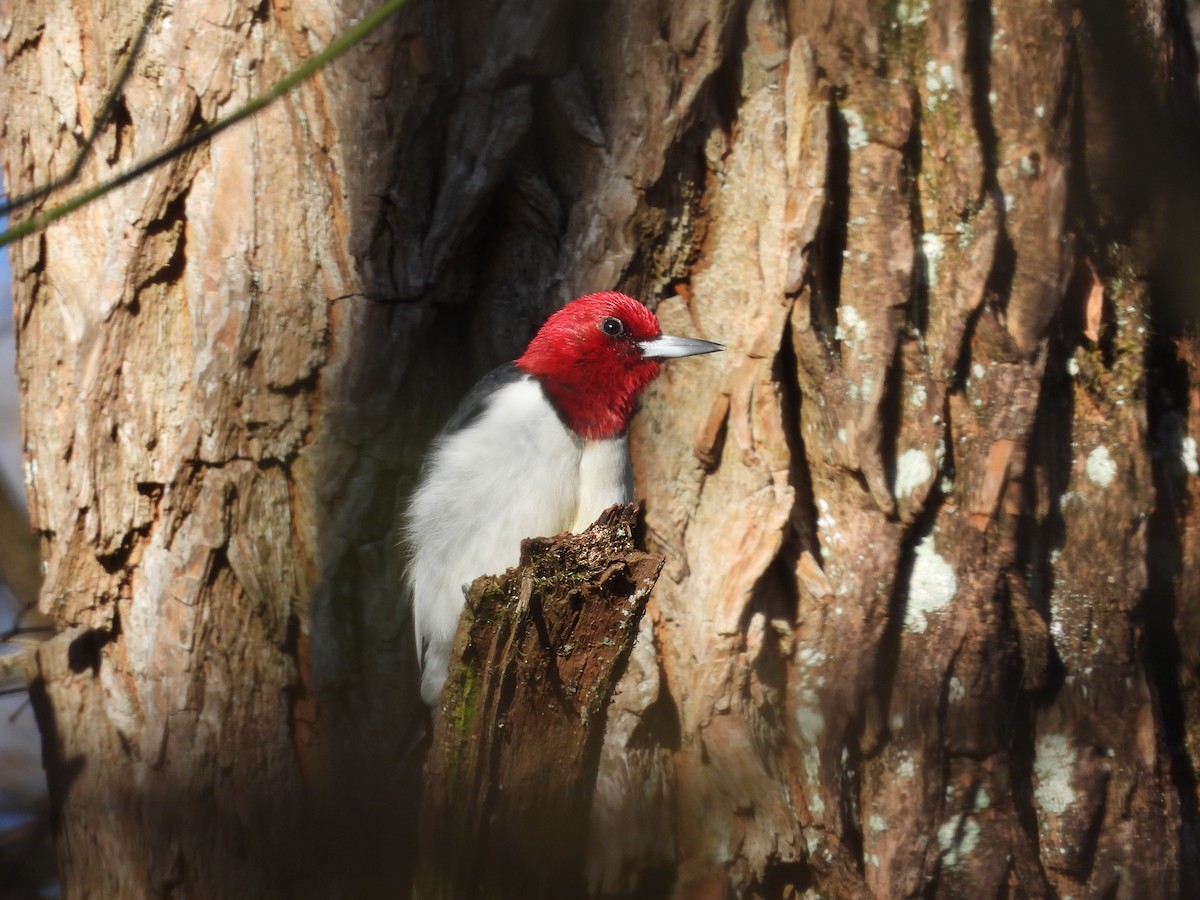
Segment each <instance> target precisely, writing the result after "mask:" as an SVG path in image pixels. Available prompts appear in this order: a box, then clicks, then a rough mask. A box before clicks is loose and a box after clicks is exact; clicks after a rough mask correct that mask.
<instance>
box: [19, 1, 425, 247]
mask: <svg viewBox="0 0 1200 900" xmlns="http://www.w3.org/2000/svg"><path fill="white" fill-rule="evenodd" d="M407 2H408V0H387V2H385V3H384V4H383V5H382V6H380V7H379V8H378V9H377V10H375V11H374V12H372V13H370V14H369V15H367V16H365V17H364V18H363V20H362V21H361V22H359V23H358V24H357V25H352V26H351V27H350V28H348V29H346V31H344V32H343V33H342V34H341V35H340V36H339V37H336V38H334V39H333V40H332V41H330V43H329V45H328V46H327V47H326V48H325V49H324V50H322V51H321V52H320V53H318V54H316V55H315V56H313V57H312V58H311V59H309V60H308V61H307V62H304V63H302V64H301V65H299V66H297V67H296V68H295V69H293V70H292V71H291V72H289V73H288V74H287V75H285V76H284V77H283V78H281V79H280V80H279V81H277V82H275V84H273V85H272V86H271V87H269V88H268V89H267V90H265V91H263V92H262V93H261V94H258V95H257V96H255V97H253V98H251V99H250V100H248V101H247V102H246V103H245V105H243V106H241V107H240V108H238V109H236V110H234V111H233V112H232V113H230V114H229V115H228V116H226V117H225V118H223V119H218V120H217V121H216V122H214V123H213V124H211V125H207V126H205V127H204V128H201V129H200V130H199V131H197V132H195V133H194V134H191V135H189V136H188V137H186V138H184V139H183V140H181V141H179V142H178V143H176V144H175V145H173V146H171V147H169V148H167V149H166V150H164V151H162V152H161V153H157V154H155V155H154V156H152V157H150V158H149V159H147V160H144V161H143V162H141V163H138V164H137V165H135V166H134V167H133V168H132V169H129V170H128V171H125V172H122V173H121V174H119V175H116V176H114V177H112V178H110V179H109V180H107V181H103V182H101V183H100V184H98V185H96V186H95V187H93V188H90V189H88V190H86V191H84V192H83V193H80V194H76V195H75V196H74V197H71V198H70V199H68V200H65V201H63V202H62V203H60V204H58V205H57V206H55V207H52V208H51V209H48V210H46V211H45V212H43V213H38V214H37V215H34V216H30V217H29V218H28V219H26V220H25V221H24V222H21V223H20V224H19V225H14V226H13V227H12V228H9V229H8V230H7V231H4V232H0V247H5V246H7V245H8V244H11V243H13V242H14V241H19V240H21V239H22V238H25V237H29V235H31V234H35V233H36V232H39V231H42V230H43V229H45V228H46V227H47V226H48V225H50V224H52V223H53V222H56V221H58V220H59V219H61V218H62V217H63V216H65V215H68V214H69V213H73V212H75V210H77V209H80V208H81V207H84V206H87V205H88V204H89V203H91V202H92V201H93V200H98V199H99V198H100V197H103V196H104V195H105V194H107V193H109V192H110V191H113V190H116V189H117V188H119V187H122V186H124V185H126V184H128V183H129V182H131V181H133V180H134V179H136V178H140V177H141V176H142V175H145V174H146V173H147V172H149V171H151V170H153V169H156V168H158V167H159V166H161V165H162V164H163V163H166V162H169V161H170V160H172V159H174V158H175V157H177V156H180V155H182V154H184V153H186V152H188V151H189V150H191V149H193V148H194V147H198V146H199V145H200V144H203V143H204V142H206V141H209V140H211V139H212V138H214V137H216V136H217V135H218V134H220V133H221V132H222V131H224V130H225V129H227V128H229V127H231V126H233V125H236V124H237V123H238V122H241V121H242V120H244V119H248V118H249V117H250V116H252V115H254V114H255V113H257V112H259V111H260V110H262V109H263V108H264V107H266V106H268V105H270V104H271V103H273V102H275V101H276V100H278V99H279V98H280V97H282V96H284V95H285V94H287V93H288V92H290V91H291V90H292V89H293V88H296V87H298V86H299V85H300V84H302V83H303V82H305V81H307V80H308V79H309V78H311V77H312V76H313V75H314V74H316V72H317V71H318V70H320V69H322V68H324V67H325V66H327V65H328V64H329V63H331V62H333V61H334V60H335V59H337V58H338V57H340V56H342V55H343V54H345V53H346V52H347V51H348V50H350V49H351V48H352V47H354V46H355V45H356V44H358V43H359V42H360V41H362V40H363V39H364V38H365V37H367V36H368V35H369V34H371V32H373V31H375V29H377V28H378V27H379V26H380V25H382V24H383V23H384V22H386V21H387V20H388V19H389V18H391V17H392V16H393V15H395V14H396V13H397V12H399V11H400V8H401V7H403V6H404V5H405V3H407Z"/></svg>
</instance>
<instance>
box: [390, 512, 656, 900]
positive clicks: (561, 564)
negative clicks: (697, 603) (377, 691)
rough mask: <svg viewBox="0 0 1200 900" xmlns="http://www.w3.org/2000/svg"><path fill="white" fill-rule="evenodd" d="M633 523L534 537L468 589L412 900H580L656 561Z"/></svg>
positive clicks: (623, 517) (428, 771)
mask: <svg viewBox="0 0 1200 900" xmlns="http://www.w3.org/2000/svg"><path fill="white" fill-rule="evenodd" d="M635 521H636V511H635V510H634V507H633V506H632V505H629V506H626V507H624V508H618V507H614V508H613V509H612V510H609V511H608V512H606V513H605V514H604V515H603V516H601V518H600V520H599V521H597V523H596V524H595V525H593V526H592V527H591V528H589V529H588V530H587V531H586V532H585V533H583V534H580V535H573V534H565V535H559V536H558V537H556V538H531V539H529V540H526V541H525V542H523V544H522V546H521V561H520V565H519V566H518V567H517V568H515V569H510V570H509V571H508V572H506V573H505V574H504V575H502V576H500V577H498V578H496V577H493V576H490V575H485V576H483V577H482V578H479V579H477V580H476V582H475V584H474V585H472V586H471V590H470V593H469V594H468V597H467V604H466V611H465V612H464V613H463V617H462V621H461V622H460V623H459V629H458V634H457V636H456V637H455V641H454V647H453V650H452V653H451V657H452V659H454V660H455V661H456V663H457V664H456V665H455V666H454V667H452V668H451V671H450V675H449V678H448V679H447V681H446V687H445V690H444V691H443V693H442V697H441V701H440V703H439V705H438V711H437V714H436V718H435V719H434V722H433V734H432V740H431V741H430V748H429V753H428V761H427V762H426V764H425V784H424V797H423V800H422V804H421V817H420V841H419V848H420V859H419V863H418V868H417V873H416V882H415V885H414V891H413V893H414V896H417V897H422V898H424V900H438V898H440V900H472V898H475V897H491V898H495V900H502V898H513V900H558V898H561V897H581V896H585V895H586V893H587V882H586V876H585V868H584V865H585V859H586V847H587V836H588V824H589V812H590V809H591V799H592V791H593V788H594V786H595V783H596V773H597V769H598V766H599V763H600V756H601V746H602V744H603V741H604V731H605V722H606V720H607V716H608V709H609V704H610V703H611V701H612V696H613V690H614V689H615V688H616V686H617V680H618V678H620V676H621V674H622V672H624V670H625V667H626V663H627V661H628V659H629V655H630V652H631V651H632V649H633V645H634V642H635V639H636V638H637V635H638V623H639V622H640V621H641V618H642V614H643V613H644V612H645V609H646V601H647V600H648V599H649V597H650V591H651V590H652V589H653V587H654V582H655V581H656V580H657V579H658V573H659V572H660V571H661V570H662V565H663V559H662V557H661V556H654V555H652V554H649V553H643V552H641V551H638V550H636V549H635V548H634V546H633V529H634V524H635Z"/></svg>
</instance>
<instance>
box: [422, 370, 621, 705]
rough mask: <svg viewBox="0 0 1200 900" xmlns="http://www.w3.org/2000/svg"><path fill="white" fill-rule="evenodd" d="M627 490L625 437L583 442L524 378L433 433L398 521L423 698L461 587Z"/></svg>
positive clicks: (433, 681) (436, 676) (443, 656)
mask: <svg viewBox="0 0 1200 900" xmlns="http://www.w3.org/2000/svg"><path fill="white" fill-rule="evenodd" d="M632 494H633V491H632V484H631V479H630V473H629V454H628V449H627V445H626V441H625V439H624V438H623V437H622V438H614V439H612V440H606V441H589V442H585V441H583V440H582V439H581V438H579V437H578V436H577V435H576V434H575V433H574V432H572V431H571V430H570V429H568V428H567V427H566V426H565V425H564V424H563V423H562V421H561V420H560V419H559V417H558V415H557V414H556V413H555V412H554V409H553V407H551V405H550V404H549V402H547V400H546V397H545V395H544V394H543V392H542V389H541V387H540V386H539V385H538V384H537V382H535V381H534V380H533V379H530V378H522V379H520V380H518V381H514V382H510V383H508V384H505V385H504V386H502V387H501V388H499V389H498V390H497V391H496V393H495V394H493V395H492V397H491V398H489V400H488V402H487V403H486V405H485V407H484V409H483V412H482V413H481V414H480V415H479V417H478V418H477V419H475V420H474V421H473V422H471V423H470V424H469V425H468V426H467V427H466V428H464V429H462V430H461V431H458V432H454V433H452V434H450V435H447V436H444V437H442V438H440V439H439V441H438V442H437V443H436V444H435V446H434V448H433V449H432V451H431V452H430V456H429V458H428V460H427V462H426V465H425V470H424V472H423V473H422V477H421V483H420V484H419V485H418V487H417V490H416V492H415V493H414V495H413V497H412V500H411V502H410V504H409V507H408V509H407V511H406V514H405V522H404V530H405V536H406V540H407V542H408V545H409V549H410V554H411V558H410V561H409V567H408V581H409V587H410V588H411V592H412V598H413V623H414V626H415V629H416V636H417V649H418V653H421V651H422V647H423V648H424V652H423V665H422V680H421V696H422V698H423V699H424V700H425V702H426V703H429V704H431V705H432V704H434V703H436V702H437V698H438V695H439V694H440V693H441V690H442V684H443V682H444V681H445V679H446V667H447V658H448V654H449V650H450V644H451V642H452V641H453V639H454V632H455V630H456V628H457V626H458V617H459V614H460V613H461V612H462V607H463V588H464V587H465V586H467V585H469V584H470V583H471V582H472V581H474V580H475V579H476V578H477V577H478V576H480V575H489V574H500V573H502V572H503V571H504V570H505V569H507V568H508V567H510V566H515V565H516V564H517V562H518V559H519V556H520V549H521V540H522V539H523V538H527V537H538V536H547V535H554V534H559V533H561V532H563V531H568V530H571V531H581V530H583V529H584V528H586V527H587V526H588V525H590V524H591V523H592V522H593V521H595V519H596V517H597V516H598V515H599V514H600V513H601V512H602V511H603V510H604V509H606V508H607V507H608V506H611V505H612V504H614V503H627V502H629V500H630V499H631V497H632Z"/></svg>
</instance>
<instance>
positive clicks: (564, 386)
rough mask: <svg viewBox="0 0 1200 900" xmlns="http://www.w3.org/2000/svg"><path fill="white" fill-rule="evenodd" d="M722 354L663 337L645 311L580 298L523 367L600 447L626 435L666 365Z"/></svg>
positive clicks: (537, 341)
mask: <svg viewBox="0 0 1200 900" xmlns="http://www.w3.org/2000/svg"><path fill="white" fill-rule="evenodd" d="M723 349H724V347H722V346H721V345H720V344H712V343H709V342H708V341H699V340H694V339H692V338H677V337H672V336H670V335H664V334H663V333H662V329H661V328H660V327H659V324H658V319H657V318H656V317H655V315H654V313H652V312H650V310H648V309H647V308H646V307H645V306H643V305H642V304H641V303H639V302H638V301H636V300H634V299H633V298H632V297H628V296H626V295H625V294H619V293H617V292H615V291H605V292H603V293H599V294H588V295H586V296H584V297H580V298H579V299H578V300H574V301H572V302H571V303H568V304H567V305H566V306H564V307H563V308H562V309H560V310H559V311H558V312H556V313H555V314H554V315H552V316H551V317H550V318H549V319H547V320H546V322H545V324H544V325H542V327H541V328H540V329H539V330H538V333H537V334H536V335H534V338H533V340H532V341H530V342H529V347H528V348H526V350H525V353H524V355H523V356H521V358H520V359H518V360H517V367H518V368H520V369H521V370H522V371H523V372H527V373H529V374H530V375H532V376H534V377H535V378H537V379H538V381H539V382H541V385H542V387H543V389H544V390H545V391H546V393H547V394H548V395H549V396H550V399H551V401H552V402H553V403H554V405H555V407H556V408H557V409H558V411H559V413H560V414H561V415H562V417H563V419H564V420H565V421H566V423H567V425H568V426H570V428H571V429H572V430H574V431H575V433H576V434H578V435H580V436H581V437H584V438H587V439H589V440H599V439H602V438H610V437H615V436H617V435H619V434H620V433H621V432H623V431H624V430H625V427H626V426H627V425H628V424H629V416H630V414H631V413H632V412H633V404H634V401H635V400H636V399H637V396H638V394H640V393H641V392H642V390H643V389H644V388H645V387H646V385H648V384H649V383H650V382H651V381H653V380H654V379H655V378H656V377H658V373H659V370H660V369H661V367H662V363H661V362H660V361H659V360H660V359H663V358H666V357H672V356H692V355H694V354H697V353H711V352H713V351H714V350H723Z"/></svg>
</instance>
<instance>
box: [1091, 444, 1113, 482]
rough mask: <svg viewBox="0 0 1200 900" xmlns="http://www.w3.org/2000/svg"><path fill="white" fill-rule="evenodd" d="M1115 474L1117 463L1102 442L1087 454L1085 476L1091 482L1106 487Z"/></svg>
mask: <svg viewBox="0 0 1200 900" xmlns="http://www.w3.org/2000/svg"><path fill="white" fill-rule="evenodd" d="M1116 474H1117V464H1116V463H1115V462H1114V461H1113V458H1112V456H1111V455H1110V454H1109V452H1108V448H1107V447H1105V446H1104V445H1103V444H1101V445H1100V446H1099V447H1097V448H1096V449H1094V450H1093V451H1092V452H1091V453H1089V454H1088V458H1087V477H1088V481H1090V482H1092V484H1095V485H1097V486H1099V487H1102V488H1105V487H1108V486H1109V485H1110V484H1112V480H1113V477H1114V476H1115V475H1116Z"/></svg>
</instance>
